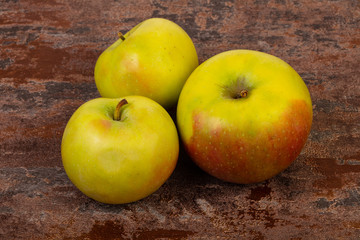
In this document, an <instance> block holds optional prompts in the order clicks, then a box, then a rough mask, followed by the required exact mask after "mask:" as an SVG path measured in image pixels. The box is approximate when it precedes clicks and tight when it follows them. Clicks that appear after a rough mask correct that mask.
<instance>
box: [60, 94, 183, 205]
mask: <svg viewBox="0 0 360 240" xmlns="http://www.w3.org/2000/svg"><path fill="white" fill-rule="evenodd" d="M125 99H126V100H127V101H128V104H126V105H124V106H123V107H122V108H121V120H120V121H115V120H113V113H114V109H115V108H116V106H117V104H118V103H119V101H120V100H121V99H105V98H97V99H93V100H90V101H88V102H86V103H85V104H83V105H82V106H80V107H79V108H78V109H77V110H76V111H75V113H74V114H73V115H72V117H71V118H70V120H69V122H68V124H67V126H66V128H65V131H64V135H63V138H62V144H61V155H62V161H63V165H64V168H65V171H66V173H67V175H68V177H69V178H70V180H71V181H72V183H73V184H74V185H75V186H76V187H77V188H78V189H79V190H80V191H82V192H83V193H84V194H85V195H87V196H88V197H90V198H93V199H95V200H97V201H99V202H103V203H110V204H121V203H129V202H133V201H137V200H139V199H142V198H145V197H146V196H148V195H150V194H152V193H153V192H155V191H156V190H157V189H158V188H159V187H160V186H161V185H162V184H163V183H164V182H165V181H166V180H167V179H168V178H169V176H170V175H171V173H172V172H173V170H174V168H175V166H176V163H177V159H178V153H179V141H178V135H177V130H176V127H175V124H174V122H173V120H172V119H171V117H170V116H169V114H168V113H167V112H166V110H165V109H164V108H162V107H161V106H160V105H159V104H158V103H156V102H155V101H153V100H151V99H148V98H145V97H142V96H128V97H125Z"/></svg>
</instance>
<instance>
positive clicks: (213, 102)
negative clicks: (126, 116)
mask: <svg viewBox="0 0 360 240" xmlns="http://www.w3.org/2000/svg"><path fill="white" fill-rule="evenodd" d="M177 123H178V129H179V131H180V135H181V139H182V141H183V143H184V145H185V147H186V149H187V152H188V153H189V155H190V156H191V158H192V159H193V161H194V162H195V163H196V164H197V165H198V166H199V167H200V168H202V169H203V170H204V171H206V172H207V173H209V174H211V175H213V176H215V177H217V178H219V179H222V180H224V181H228V182H233V183H243V184H245V183H255V182H261V181H264V180H266V179H269V178H271V177H273V176H275V175H276V174H278V173H280V172H281V171H283V170H284V169H286V168H287V167H288V166H289V165H290V164H291V163H292V162H293V161H294V160H295V159H296V158H297V156H298V155H299V154H300V152H301V149H302V148H303V146H304V144H305V142H306V140H307V137H308V134H309V132H310V128H311V124H312V103H311V98H310V94H309V91H308V89H307V87H306V85H305V83H304V81H303V80H302V79H301V77H300V76H299V74H298V73H296V71H295V70H294V69H293V68H292V67H291V66H290V65H289V64H287V63H286V62H284V61H283V60H281V59H279V58H277V57H275V56H272V55H269V54H266V53H262V52H258V51H251V50H232V51H227V52H224V53H220V54H218V55H216V56H214V57H212V58H210V59H208V60H207V61H205V62H204V63H202V64H201V65H200V66H199V67H198V68H197V69H196V70H195V71H194V72H193V73H192V74H191V76H190V77H189V79H188V80H187V81H186V84H185V85H184V88H183V90H182V92H181V94H180V98H179V102H178V108H177Z"/></svg>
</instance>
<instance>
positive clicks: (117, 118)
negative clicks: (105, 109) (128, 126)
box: [114, 98, 128, 121]
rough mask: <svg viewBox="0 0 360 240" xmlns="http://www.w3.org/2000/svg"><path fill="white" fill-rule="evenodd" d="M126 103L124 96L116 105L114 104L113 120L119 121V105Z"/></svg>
mask: <svg viewBox="0 0 360 240" xmlns="http://www.w3.org/2000/svg"><path fill="white" fill-rule="evenodd" d="M126 104H128V101H127V100H126V99H125V98H124V99H122V100H121V101H120V102H119V103H118V105H116V108H115V112H114V120H115V121H120V119H121V107H122V106H124V105H126Z"/></svg>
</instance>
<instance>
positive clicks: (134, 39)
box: [95, 18, 199, 108]
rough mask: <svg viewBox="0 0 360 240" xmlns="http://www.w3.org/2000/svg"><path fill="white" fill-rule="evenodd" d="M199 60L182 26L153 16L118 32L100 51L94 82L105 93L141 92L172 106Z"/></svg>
mask: <svg viewBox="0 0 360 240" xmlns="http://www.w3.org/2000/svg"><path fill="white" fill-rule="evenodd" d="M198 64H199V63H198V57H197V54H196V50H195V46H194V44H193V42H192V41H191V39H190V37H189V36H188V35H187V33H186V32H185V31H184V30H183V29H182V28H181V27H180V26H178V25H177V24H175V23H174V22H172V21H169V20H166V19H162V18H150V19H147V20H145V21H143V22H141V23H140V24H138V25H137V26H135V27H134V28H133V29H131V30H130V31H129V32H127V33H126V34H125V35H122V34H121V33H119V39H118V40H117V41H116V42H115V43H114V44H112V45H111V46H110V47H109V48H107V49H106V50H105V51H104V52H103V53H102V54H101V55H100V57H99V59H98V60H97V62H96V65H95V82H96V86H97V88H98V90H99V92H100V94H101V96H102V97H107V98H117V97H123V96H127V95H141V96H145V97H148V98H151V99H153V100H155V101H156V102H158V103H159V104H161V105H162V106H163V107H165V108H169V107H171V106H173V105H174V104H175V103H176V102H177V100H178V98H179V94H180V92H181V89H182V87H183V85H184V83H185V81H186V79H187V78H188V77H189V75H190V74H191V72H192V71H193V70H194V69H195V68H196V67H197V66H198Z"/></svg>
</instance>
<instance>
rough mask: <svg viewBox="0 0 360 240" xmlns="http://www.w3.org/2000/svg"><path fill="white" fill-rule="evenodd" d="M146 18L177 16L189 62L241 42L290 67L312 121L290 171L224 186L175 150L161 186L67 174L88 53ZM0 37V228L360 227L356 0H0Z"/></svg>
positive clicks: (166, 233) (294, 234)
mask: <svg viewBox="0 0 360 240" xmlns="http://www.w3.org/2000/svg"><path fill="white" fill-rule="evenodd" d="M150 17H164V18H168V19H170V20H173V21H175V22H176V23H178V24H179V25H180V26H182V27H183V28H184V29H185V30H186V31H187V32H188V33H189V35H190V36H191V37H192V39H193V41H194V43H195V46H196V48H197V51H198V54H199V59H200V62H203V61H204V60H206V59H207V58H209V57H211V56H213V55H215V54H217V53H220V52H222V51H225V50H230V49H237V48H246V49H254V50H260V51H264V52H267V53H270V54H273V55H276V56H278V57H280V58H282V59H283V60H285V61H287V62H288V63H289V64H290V65H292V66H293V67H294V68H295V70H297V71H298V72H299V74H300V75H301V76H302V77H303V79H304V81H305V82H306V84H307V86H308V88H309V90H310V93H311V96H312V99H313V105H314V121H313V127H312V131H311V134H310V137H309V139H308V141H307V144H306V146H305V148H304V150H303V151H302V153H301V155H300V156H299V157H298V159H297V160H296V161H295V162H294V164H292V165H291V167H290V168H289V169H287V170H286V171H284V172H283V173H281V174H279V175H278V176H276V177H274V178H272V179H270V180H268V181H266V182H264V183H259V184H253V185H235V184H229V183H224V182H221V181H219V180H216V179H214V178H212V177H210V176H208V175H207V174H205V173H204V172H202V171H201V170H199V169H198V168H197V167H196V166H195V165H194V164H193V163H192V162H191V161H190V160H189V158H188V157H187V155H186V154H185V153H184V152H181V155H180V159H179V162H178V165H177V168H176V170H175V172H174V174H173V175H172V176H171V178H170V179H169V180H168V181H167V182H166V184H165V185H164V186H163V187H161V189H159V190H158V191H157V192H156V193H154V194H153V195H151V196H149V197H148V198H146V199H144V200H141V201H139V202H136V203H132V204H127V205H119V206H114V205H106V204H101V203H98V202H95V201H93V200H91V199H89V198H87V197H86V196H84V195H83V194H82V193H81V192H79V191H78V190H77V189H76V188H75V187H74V186H73V185H72V184H71V182H70V181H69V180H68V178H67V176H66V174H65V172H64V170H63V168H62V164H61V156H60V144H61V136H62V132H63V130H64V127H65V125H66V123H67V121H68V119H69V117H70V116H71V114H72V113H73V111H74V110H75V109H76V108H77V107H79V106H80V105H81V104H82V103H84V102H85V101H87V100H89V99H92V98H95V97H98V96H99V94H98V93H97V90H96V87H95V84H94V79H93V69H94V65H95V62H96V59H97V57H98V56H99V54H100V53H101V52H102V51H103V50H104V49H105V48H106V47H107V46H108V45H109V44H110V43H112V42H113V41H114V40H115V39H116V38H117V35H116V33H117V32H118V31H119V30H120V31H122V32H126V31H127V30H129V29H131V28H132V27H133V26H135V25H136V24H137V23H139V22H140V21H142V20H144V19H146V18H150ZM0 46H1V51H0V94H1V95H0V160H1V161H0V239H157V238H162V239H207V238H208V239H215V238H218V239H241V237H243V238H244V239H316V238H318V239H359V238H360V186H359V185H360V146H359V145H360V113H359V108H360V80H359V79H360V68H359V64H360V3H359V1H357V0H344V1H336V0H335V1H310V0H309V1H307V0H304V1H285V0H271V1H268V0H258V1H235V0H227V1H214V0H208V1H192V0H179V1H158V0H153V1H112V2H110V1H98V0H91V1H60V0H53V1H38V0H37V1H35V0H32V1H30V0H28V1H25V0H23V1H21V0H19V1H17V0H12V1H11V0H10V1H4V0H2V1H1V2H0Z"/></svg>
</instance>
